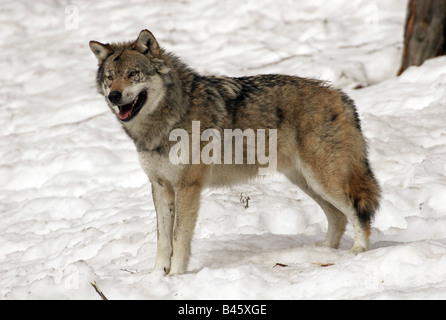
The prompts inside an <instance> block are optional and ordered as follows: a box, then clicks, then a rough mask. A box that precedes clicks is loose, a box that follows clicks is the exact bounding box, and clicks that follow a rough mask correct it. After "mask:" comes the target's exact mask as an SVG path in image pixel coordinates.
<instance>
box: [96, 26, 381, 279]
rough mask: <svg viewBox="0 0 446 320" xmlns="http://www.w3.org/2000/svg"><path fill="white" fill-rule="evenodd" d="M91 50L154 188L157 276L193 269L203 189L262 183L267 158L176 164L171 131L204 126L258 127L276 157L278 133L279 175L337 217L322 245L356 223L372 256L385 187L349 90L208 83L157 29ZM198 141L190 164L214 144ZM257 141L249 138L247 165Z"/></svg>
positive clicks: (296, 83) (306, 84) (333, 243)
mask: <svg viewBox="0 0 446 320" xmlns="http://www.w3.org/2000/svg"><path fill="white" fill-rule="evenodd" d="M90 48H91V50H92V51H93V53H94V54H95V56H96V58H97V60H98V64H99V69H98V72H97V89H98V92H99V93H100V94H101V95H103V96H105V100H106V102H107V103H108V105H109V107H110V109H111V110H112V112H113V113H114V114H116V116H117V119H118V121H119V122H120V123H121V124H122V127H123V129H124V131H125V132H126V133H127V134H128V136H129V137H130V138H131V139H132V140H133V141H134V143H135V146H136V149H137V151H138V156H139V161H140V163H141V166H142V168H143V170H144V172H145V173H146V174H147V176H148V178H149V180H150V182H151V185H152V195H153V201H154V205H155V209H156V214H157V234H158V244H157V257H156V263H155V268H156V269H161V270H164V271H165V273H166V274H170V275H177V274H182V273H185V272H186V271H187V264H188V260H189V256H190V243H191V239H192V236H193V231H194V227H195V222H196V219H197V214H198V211H199V207H200V204H199V203H200V194H201V191H202V189H203V188H205V187H213V186H227V185H231V184H234V183H241V182H243V181H247V180H250V179H253V178H255V177H256V176H257V175H258V173H259V168H261V167H262V166H264V163H261V162H260V161H258V159H255V160H254V163H253V162H252V161H251V163H248V161H244V162H243V163H235V161H233V162H232V163H231V162H229V164H228V163H227V162H226V163H225V161H220V162H215V163H204V162H203V161H198V162H197V161H185V162H174V161H171V159H170V158H169V154H172V152H171V149H172V148H173V147H174V146H175V145H176V144H177V143H178V141H175V140H173V141H172V139H171V137H170V134H171V132H172V131H174V130H176V129H179V130H182V131H181V132H187V133H188V135H189V136H190V135H194V133H193V123H197V122H199V124H200V126H199V127H196V128H199V129H196V130H195V131H197V130H198V132H199V134H200V135H202V134H203V133H204V131H205V130H207V129H210V128H211V129H213V130H214V132H219V133H220V134H221V135H222V136H223V134H224V130H227V129H232V130H236V129H240V130H242V131H243V132H247V131H246V130H251V129H252V131H250V132H254V134H255V135H257V134H258V133H257V132H259V130H264V131H263V132H265V133H266V136H265V138H264V142H265V144H266V149H267V150H268V143H269V141H270V139H269V136H268V135H269V133H268V132H272V130H276V133H277V137H276V139H277V145H276V150H270V152H275V153H276V155H277V171H278V172H280V173H282V174H284V175H285V176H286V177H287V178H288V179H289V180H290V181H291V182H292V183H293V184H295V185H297V186H299V187H300V188H301V189H302V190H303V191H304V192H306V193H307V194H308V195H309V196H310V197H311V198H313V199H314V200H315V201H316V202H317V203H318V204H319V205H320V206H321V208H322V209H323V211H324V212H325V214H326V216H327V219H328V231H327V234H326V238H325V240H324V241H322V242H321V243H320V245H322V246H327V247H332V248H337V247H338V245H339V241H340V239H341V236H342V234H343V233H344V231H345V227H346V223H347V219H348V220H350V222H351V223H352V225H353V229H354V243H353V248H352V249H351V252H352V253H354V254H357V253H360V252H363V251H365V250H366V249H367V247H368V242H369V234H370V224H371V221H372V219H373V217H374V214H375V212H376V211H377V209H378V206H379V196H380V187H379V185H378V183H377V181H376V179H375V177H374V175H373V173H372V169H371V167H370V165H369V161H368V158H367V146H366V142H365V139H364V137H363V135H362V133H361V125H360V120H359V118H358V114H357V112H356V108H355V105H354V102H353V101H352V100H351V99H350V98H349V97H348V96H347V95H345V94H344V93H343V92H341V91H340V90H337V89H334V88H332V87H331V86H329V85H328V84H326V83H325V82H323V81H318V80H313V79H305V78H300V77H295V76H287V75H277V74H270V75H258V76H251V77H240V78H232V77H217V76H203V75H200V74H198V73H196V72H195V71H193V70H192V69H190V68H189V67H188V66H187V65H185V64H184V63H183V62H181V61H180V59H179V58H177V57H176V56H175V55H173V54H171V53H169V52H167V51H166V50H165V49H163V48H161V47H160V46H159V44H158V42H157V40H156V39H155V37H154V36H153V34H152V33H151V32H150V31H148V30H143V31H141V33H140V34H139V36H138V38H137V39H136V40H135V41H130V42H125V43H112V44H102V43H99V42H97V41H91V42H90ZM268 130H271V131H268ZM267 131H268V132H267ZM195 134H196V133H195ZM193 138H194V137H191V139H193ZM209 140H210V139H209ZM196 141H199V143H198V144H196V146H195V148H194V147H193V146H192V147H191V148H189V149H188V151H187V152H189V153H191V154H189V155H186V156H187V157H189V156H190V157H192V156H193V154H192V153H193V151H194V149H197V148H198V149H199V150H198V152H200V151H203V150H204V149H205V148H206V146H207V145H208V144H207V143H206V139H202V138H200V137H198V140H196ZM248 142H249V141H248V139H245V138H244V139H243V144H244V147H245V149H244V150H245V151H244V152H243V156H242V157H243V159H244V160H248V159H247V157H248V152H247V151H246V150H248V149H249V147H250V146H249V143H248ZM214 150H215V149H214ZM195 151H197V150H195ZM184 152H186V151H184ZM183 156H184V154H183ZM222 156H223V155H222ZM224 156H225V157H227V154H226V155H224Z"/></svg>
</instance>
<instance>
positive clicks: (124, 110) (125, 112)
mask: <svg viewBox="0 0 446 320" xmlns="http://www.w3.org/2000/svg"><path fill="white" fill-rule="evenodd" d="M132 110H133V107H132V105H131V104H127V105H125V106H120V107H119V114H118V117H119V119H121V120H125V119H127V118H128V117H130V114H131V113H132Z"/></svg>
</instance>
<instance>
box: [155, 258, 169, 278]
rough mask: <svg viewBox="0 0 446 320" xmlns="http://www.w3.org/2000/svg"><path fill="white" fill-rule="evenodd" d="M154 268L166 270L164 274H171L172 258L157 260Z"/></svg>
mask: <svg viewBox="0 0 446 320" xmlns="http://www.w3.org/2000/svg"><path fill="white" fill-rule="evenodd" d="M154 269H155V270H161V271H164V274H166V275H167V274H169V272H170V259H169V260H168V261H167V260H163V259H160V260H156V263H155V267H154Z"/></svg>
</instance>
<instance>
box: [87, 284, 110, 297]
mask: <svg viewBox="0 0 446 320" xmlns="http://www.w3.org/2000/svg"><path fill="white" fill-rule="evenodd" d="M90 284H91V285H92V286H93V288H94V289H95V290H96V292H97V293H98V295H99V296H100V297H101V299H102V300H108V299H107V297H106V296H105V295H104V294H103V293H102V291H101V289H99V288H98V286H97V284H96V281H91V282H90Z"/></svg>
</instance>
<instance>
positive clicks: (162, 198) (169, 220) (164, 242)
mask: <svg viewBox="0 0 446 320" xmlns="http://www.w3.org/2000/svg"><path fill="white" fill-rule="evenodd" d="M152 196H153V202H154V203H155V210H156V218H157V238H158V248H157V255H156V262H155V269H157V270H164V272H165V273H166V274H167V273H169V271H170V259H171V256H172V230H173V221H174V216H175V196H174V192H173V189H172V187H171V186H170V184H169V183H168V182H165V181H163V180H161V179H157V180H155V181H152Z"/></svg>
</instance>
